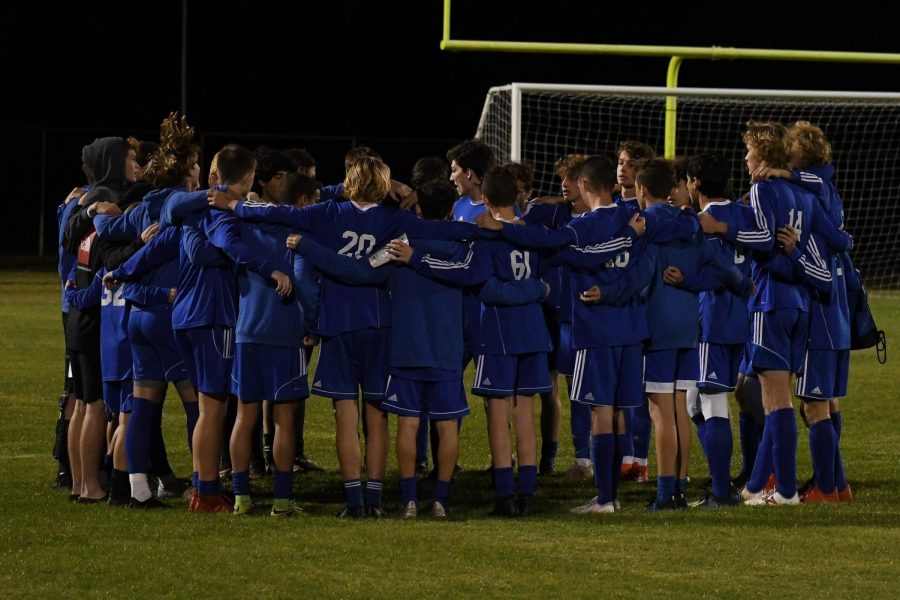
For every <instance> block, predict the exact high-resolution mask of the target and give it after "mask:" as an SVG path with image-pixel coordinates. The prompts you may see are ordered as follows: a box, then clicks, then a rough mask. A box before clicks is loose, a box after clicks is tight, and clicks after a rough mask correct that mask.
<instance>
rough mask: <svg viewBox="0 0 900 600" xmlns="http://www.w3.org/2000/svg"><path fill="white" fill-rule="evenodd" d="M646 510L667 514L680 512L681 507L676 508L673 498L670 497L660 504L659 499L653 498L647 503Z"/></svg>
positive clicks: (676, 502)
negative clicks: (673, 511) (671, 511)
mask: <svg viewBox="0 0 900 600" xmlns="http://www.w3.org/2000/svg"><path fill="white" fill-rule="evenodd" d="M647 510H649V511H650V512H668V511H670V510H681V507H680V506H678V501H677V500H675V496H670V497H669V498H668V499H667V500H665V501H664V502H660V501H659V498H657V497H655V496H654V498H653V500H651V501H650V502H648V503H647Z"/></svg>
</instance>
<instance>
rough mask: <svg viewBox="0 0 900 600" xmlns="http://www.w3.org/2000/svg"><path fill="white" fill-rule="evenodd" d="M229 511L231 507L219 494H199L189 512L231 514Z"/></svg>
mask: <svg viewBox="0 0 900 600" xmlns="http://www.w3.org/2000/svg"><path fill="white" fill-rule="evenodd" d="M231 509H232V507H231V505H230V504H229V503H228V502H227V501H226V500H225V499H224V498H223V497H222V496H220V495H219V494H214V495H212V494H211V495H205V494H200V495H198V496H197V503H196V504H195V505H194V507H193V508H191V509H190V510H191V512H195V513H231Z"/></svg>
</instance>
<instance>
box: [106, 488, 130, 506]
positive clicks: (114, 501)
mask: <svg viewBox="0 0 900 600" xmlns="http://www.w3.org/2000/svg"><path fill="white" fill-rule="evenodd" d="M130 499H131V493H130V491H129V493H128V494H126V495H124V496H123V495H122V494H116V493H114V492H110V493H109V500H107V501H106V503H107V504H109V505H110V506H128V502H129V500H130Z"/></svg>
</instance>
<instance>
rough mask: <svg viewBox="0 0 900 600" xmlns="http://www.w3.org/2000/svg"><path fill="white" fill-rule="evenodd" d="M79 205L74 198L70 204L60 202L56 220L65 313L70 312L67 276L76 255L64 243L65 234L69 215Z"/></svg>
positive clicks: (63, 309)
mask: <svg viewBox="0 0 900 600" xmlns="http://www.w3.org/2000/svg"><path fill="white" fill-rule="evenodd" d="M76 206H78V201H77V200H72V201H70V202H69V203H68V204H60V205H59V206H58V207H57V208H56V221H57V224H58V225H59V231H58V234H59V235H58V237H59V247H58V250H59V265H58V267H59V280H60V288H61V290H62V291H61V294H62V311H63V312H64V313H67V312H69V301H68V300H67V299H66V277H68V276H69V272H70V271H71V270H72V268H73V267H74V266H75V260H76V258H75V255H74V254H73V253H71V252H69V251H68V250H66V247H65V244H64V243H63V241H64V238H65V235H66V223H68V222H69V217H71V216H72V213H73V212H74V211H75V207H76Z"/></svg>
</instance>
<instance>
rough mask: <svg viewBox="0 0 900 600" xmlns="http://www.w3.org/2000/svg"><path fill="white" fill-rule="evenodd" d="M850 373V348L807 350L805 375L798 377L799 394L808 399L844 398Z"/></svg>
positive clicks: (804, 366) (804, 362) (804, 363)
mask: <svg viewBox="0 0 900 600" xmlns="http://www.w3.org/2000/svg"><path fill="white" fill-rule="evenodd" d="M849 375H850V351H849V350H807V351H806V356H805V357H804V360H803V375H801V376H800V377H798V378H797V396H799V397H800V398H803V399H804V400H807V401H818V400H830V399H831V398H843V397H844V396H846V395H847V379H848V378H849Z"/></svg>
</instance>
